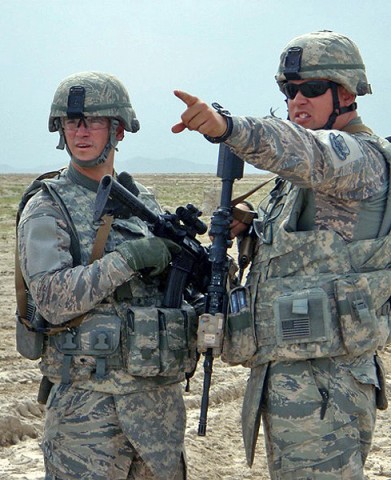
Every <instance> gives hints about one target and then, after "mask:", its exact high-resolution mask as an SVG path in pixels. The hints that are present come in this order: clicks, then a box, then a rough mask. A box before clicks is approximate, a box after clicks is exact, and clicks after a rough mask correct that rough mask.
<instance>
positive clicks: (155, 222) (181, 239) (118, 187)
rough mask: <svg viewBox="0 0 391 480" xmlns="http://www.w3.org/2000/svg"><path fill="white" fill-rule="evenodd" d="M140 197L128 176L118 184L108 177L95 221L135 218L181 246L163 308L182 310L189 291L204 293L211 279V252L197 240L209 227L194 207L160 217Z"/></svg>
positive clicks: (99, 196) (122, 176) (102, 186)
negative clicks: (190, 286) (209, 253)
mask: <svg viewBox="0 0 391 480" xmlns="http://www.w3.org/2000/svg"><path fill="white" fill-rule="evenodd" d="M137 194H138V189H137V187H136V185H135V184H134V182H133V179H132V177H131V176H130V175H129V174H128V173H126V172H122V173H120V174H119V175H118V181H117V180H115V179H114V178H113V177H112V176H111V175H105V176H104V177H103V178H102V179H101V181H100V184H99V187H98V192H97V196H96V200H95V211H94V222H97V223H98V222H100V221H101V219H102V217H103V215H104V214H109V215H114V216H115V215H117V216H121V217H123V218H128V217H129V216H130V215H135V216H137V217H139V218H140V219H141V220H143V221H144V222H146V223H147V225H148V228H149V229H150V230H151V231H152V233H153V234H154V235H156V236H158V237H165V238H169V239H171V240H173V241H174V242H176V243H178V244H179V245H180V246H181V247H182V249H181V252H180V253H179V254H178V255H177V256H175V257H174V259H173V261H172V268H171V269H170V272H169V275H168V281H167V284H166V289H165V292H164V297H163V302H162V306H163V307H168V308H180V307H181V305H182V301H183V295H184V291H185V288H186V287H187V286H188V285H189V284H192V285H194V287H195V288H196V290H197V291H199V292H203V291H204V290H205V288H206V285H205V283H206V282H207V281H208V279H209V275H208V274H207V272H208V270H209V265H208V256H207V252H206V249H205V247H203V246H202V245H201V243H200V242H199V241H198V240H197V239H196V235H197V234H203V233H205V232H206V231H207V226H206V225H205V223H204V222H202V221H201V220H200V219H199V218H198V217H199V216H200V215H201V212H200V211H199V210H197V209H196V208H195V207H194V206H193V205H191V204H189V205H187V206H186V207H178V208H177V210H176V213H175V214H171V213H168V212H166V213H164V214H157V213H155V212H153V211H152V210H151V209H149V208H148V207H147V206H146V205H145V204H144V203H143V202H142V201H141V200H140V199H139V198H137ZM203 284H204V285H203Z"/></svg>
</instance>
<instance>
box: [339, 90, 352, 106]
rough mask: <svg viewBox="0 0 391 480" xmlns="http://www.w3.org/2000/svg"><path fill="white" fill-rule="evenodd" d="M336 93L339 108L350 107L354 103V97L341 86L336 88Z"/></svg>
mask: <svg viewBox="0 0 391 480" xmlns="http://www.w3.org/2000/svg"><path fill="white" fill-rule="evenodd" d="M338 93H339V101H340V103H341V107H350V105H351V104H352V103H354V102H355V101H356V95H355V94H354V93H351V92H349V91H348V90H346V88H345V87H343V86H342V85H340V86H339V87H338Z"/></svg>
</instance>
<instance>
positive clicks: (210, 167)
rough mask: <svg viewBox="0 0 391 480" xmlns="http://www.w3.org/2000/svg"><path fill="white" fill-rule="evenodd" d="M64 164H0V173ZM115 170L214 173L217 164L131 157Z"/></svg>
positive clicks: (23, 171) (57, 166)
mask: <svg viewBox="0 0 391 480" xmlns="http://www.w3.org/2000/svg"><path fill="white" fill-rule="evenodd" d="M63 166H64V162H63V161H62V162H53V163H51V164H50V165H43V164H41V165H31V164H28V165H24V166H20V167H15V166H11V165H7V164H0V173H2V174H8V173H42V172H49V171H51V170H56V169H58V168H61V167H63ZM116 170H117V171H122V170H127V171H129V172H131V173H216V170H217V165H216V164H208V163H196V162H190V161H188V160H183V159H180V158H175V157H172V158H162V159H160V160H156V159H152V158H146V157H133V158H130V159H128V160H118V161H116Z"/></svg>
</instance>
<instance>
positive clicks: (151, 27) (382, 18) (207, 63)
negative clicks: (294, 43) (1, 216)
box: [0, 0, 391, 171]
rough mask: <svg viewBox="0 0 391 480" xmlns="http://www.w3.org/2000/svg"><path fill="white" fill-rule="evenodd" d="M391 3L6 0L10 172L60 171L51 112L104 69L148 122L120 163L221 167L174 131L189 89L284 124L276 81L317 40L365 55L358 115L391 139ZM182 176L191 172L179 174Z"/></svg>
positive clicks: (196, 140)
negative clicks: (58, 92)
mask: <svg viewBox="0 0 391 480" xmlns="http://www.w3.org/2000/svg"><path fill="white" fill-rule="evenodd" d="M390 10H391V2H390V0H328V1H326V2H324V1H318V0H109V1H106V0H94V1H93V0H78V1H76V0H8V1H7V0H0V32H1V40H0V59H1V80H0V82H1V88H0V105H1V108H2V112H3V114H2V116H1V120H0V122H1V123H0V129H1V130H0V131H1V137H0V138H1V142H0V165H1V164H8V165H12V166H14V167H15V169H16V168H22V167H25V166H26V165H50V164H52V165H53V166H59V165H61V164H65V163H67V161H68V160H67V155H66V153H64V152H62V151H58V150H56V149H55V147H56V145H57V141H58V134H56V133H49V132H48V129H47V119H48V114H49V109H50V103H51V100H52V98H53V94H54V91H55V89H56V88H57V85H58V84H59V82H60V81H61V80H62V79H63V78H64V77H66V76H68V75H69V74H72V73H75V72H79V71H85V70H98V71H104V72H110V73H113V74H115V75H117V76H118V77H119V78H120V79H121V80H122V81H123V83H124V84H125V85H126V86H127V88H128V90H129V93H130V97H131V100H132V103H133V106H134V108H135V110H136V113H137V116H138V118H139V120H140V123H141V130H140V131H139V132H138V133H137V134H128V136H127V137H126V138H125V140H124V141H123V142H122V143H120V144H119V146H120V152H119V154H117V155H118V156H117V158H119V159H120V160H121V163H122V161H124V162H126V168H127V169H129V170H130V171H131V170H132V164H131V163H132V162H131V160H132V158H134V157H139V156H144V157H149V158H154V159H161V160H162V161H164V159H165V158H169V157H177V158H181V159H184V160H191V161H196V162H200V163H212V162H214V161H215V160H216V157H217V148H218V147H217V146H215V145H211V144H209V143H208V142H206V141H205V140H204V139H203V137H202V136H201V135H199V134H196V133H194V132H185V133H183V134H181V135H174V134H172V133H171V130H170V129H171V126H172V125H173V124H174V123H176V122H177V121H178V119H179V116H180V113H181V112H182V110H183V105H182V104H181V102H180V101H179V100H178V99H176V98H175V97H174V95H173V94H172V91H173V90H174V89H176V88H177V89H182V90H185V91H188V92H190V93H192V94H195V95H197V96H199V97H201V98H203V99H204V100H205V101H207V102H213V101H218V102H219V103H221V104H222V105H224V106H225V107H226V108H228V109H229V110H230V111H231V112H232V113H234V114H238V115H259V116H263V115H267V114H268V113H269V111H270V109H271V108H273V109H274V110H276V109H277V112H276V114H277V115H279V116H281V117H285V115H286V109H285V104H284V98H283V96H282V94H281V93H280V92H279V91H278V88H277V86H276V84H275V81H274V74H275V72H276V69H277V66H278V59H279V55H280V53H281V50H282V49H283V47H284V46H285V44H286V43H287V42H288V41H289V40H290V39H291V38H293V37H294V36H297V35H300V34H302V33H306V32H310V31H315V30H322V29H328V30H334V31H337V32H340V33H343V34H346V35H348V36H349V37H351V38H352V40H354V41H355V42H356V43H357V44H358V46H359V48H360V50H361V53H362V56H363V58H364V61H365V63H366V66H367V75H368V78H369V81H370V83H371V84H372V89H373V95H367V96H365V97H360V98H359V99H358V105H359V113H360V114H361V116H362V117H363V120H364V122H365V123H366V124H367V125H368V126H370V127H371V128H373V129H374V130H375V131H376V133H378V134H380V135H383V136H388V135H391V123H390V121H389V117H390V115H391V99H390V93H389V92H390V85H391V61H390V44H391V41H390V29H391V22H390V20H391V14H390ZM178 170H180V169H178Z"/></svg>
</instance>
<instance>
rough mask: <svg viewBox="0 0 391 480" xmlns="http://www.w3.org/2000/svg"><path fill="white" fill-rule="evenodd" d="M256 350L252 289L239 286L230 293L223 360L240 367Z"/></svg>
mask: <svg viewBox="0 0 391 480" xmlns="http://www.w3.org/2000/svg"><path fill="white" fill-rule="evenodd" d="M256 349H257V343H256V336H255V325H254V319H253V315H252V313H251V297H250V289H249V288H248V287H244V286H239V287H236V288H233V289H232V290H231V291H230V292H229V310H228V315H227V320H226V323H225V330H224V340H223V352H222V355H221V359H222V360H223V361H224V362H226V363H228V364H230V365H238V364H240V363H243V362H246V361H248V360H249V359H250V358H251V357H252V356H253V355H254V353H255V352H256Z"/></svg>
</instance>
